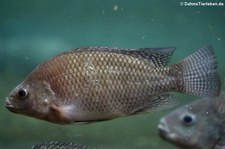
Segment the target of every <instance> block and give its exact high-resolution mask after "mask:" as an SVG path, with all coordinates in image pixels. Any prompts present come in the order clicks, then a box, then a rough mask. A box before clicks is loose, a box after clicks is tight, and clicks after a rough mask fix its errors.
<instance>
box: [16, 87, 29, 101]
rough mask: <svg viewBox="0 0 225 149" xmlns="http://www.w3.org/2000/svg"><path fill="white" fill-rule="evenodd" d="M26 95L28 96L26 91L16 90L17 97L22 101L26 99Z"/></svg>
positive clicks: (22, 89)
mask: <svg viewBox="0 0 225 149" xmlns="http://www.w3.org/2000/svg"><path fill="white" fill-rule="evenodd" d="M27 95H28V92H27V90H26V89H24V88H21V89H19V90H18V96H19V98H21V99H24V98H26V97H27Z"/></svg>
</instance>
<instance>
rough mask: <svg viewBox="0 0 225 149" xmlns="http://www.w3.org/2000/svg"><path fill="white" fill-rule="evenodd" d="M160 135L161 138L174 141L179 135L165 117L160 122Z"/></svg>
mask: <svg viewBox="0 0 225 149" xmlns="http://www.w3.org/2000/svg"><path fill="white" fill-rule="evenodd" d="M158 130H159V135H160V137H161V138H163V139H164V140H167V141H173V140H176V138H177V136H176V134H175V133H173V132H172V131H171V130H170V129H169V127H168V124H167V122H166V120H165V119H161V120H160V123H159V125H158Z"/></svg>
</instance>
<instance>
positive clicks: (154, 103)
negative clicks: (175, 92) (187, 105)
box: [132, 94, 179, 114]
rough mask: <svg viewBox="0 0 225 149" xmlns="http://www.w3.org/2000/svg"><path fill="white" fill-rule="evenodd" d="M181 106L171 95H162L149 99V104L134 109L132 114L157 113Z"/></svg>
mask: <svg viewBox="0 0 225 149" xmlns="http://www.w3.org/2000/svg"><path fill="white" fill-rule="evenodd" d="M178 104H179V101H178V100H177V99H176V98H174V97H173V96H172V95H170V94H161V95H158V96H154V97H152V98H151V99H149V103H148V104H146V105H144V106H142V107H138V108H136V109H134V111H133V112H132V114H140V113H155V112H158V111H163V110H168V109H171V108H173V107H175V106H176V105H178Z"/></svg>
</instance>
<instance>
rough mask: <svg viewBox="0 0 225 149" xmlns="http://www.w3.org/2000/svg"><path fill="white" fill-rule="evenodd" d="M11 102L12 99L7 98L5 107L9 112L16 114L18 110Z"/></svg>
mask: <svg viewBox="0 0 225 149" xmlns="http://www.w3.org/2000/svg"><path fill="white" fill-rule="evenodd" d="M10 101H11V98H9V97H7V98H6V101H5V107H6V108H7V109H8V110H9V111H11V112H14V113H16V108H15V107H14V105H13V104H12V102H10Z"/></svg>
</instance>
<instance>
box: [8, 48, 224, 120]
mask: <svg viewBox="0 0 225 149" xmlns="http://www.w3.org/2000/svg"><path fill="white" fill-rule="evenodd" d="M173 51H174V48H155V49H153V48H152V49H150V48H148V49H109V48H84V49H76V50H72V51H68V52H64V53H62V54H60V55H58V56H56V57H54V58H52V59H50V60H48V61H46V62H44V63H43V64H41V65H39V66H38V67H37V68H36V69H34V70H33V72H31V74H30V75H29V76H28V77H27V78H26V79H25V80H24V81H23V82H22V83H21V84H19V85H18V86H17V87H16V88H15V89H13V91H12V92H11V93H10V95H9V96H8V97H7V99H6V107H7V108H8V109H9V110H10V111H12V112H16V113H20V114H24V115H28V116H31V117H35V118H38V119H43V120H47V121H50V122H54V123H59V124H69V123H90V122H95V121H103V120H109V119H114V118H117V117H122V116H128V115H134V114H137V113H146V112H151V111H157V110H160V109H165V108H168V107H171V106H173V105H174V103H175V102H174V100H173V99H171V97H170V96H169V94H162V93H165V92H170V91H174V92H180V93H188V94H193V95H197V96H217V95H218V94H219V90H220V81H219V77H218V74H217V62H216V57H215V54H214V52H213V48H212V47H211V46H208V47H206V48H202V49H200V50H198V51H197V52H195V53H193V54H192V55H191V56H189V57H187V58H185V59H184V60H182V61H180V62H178V63H177V64H174V65H172V66H168V67H166V66H165V65H166V64H167V63H168V61H169V60H170V57H171V55H172V53H173Z"/></svg>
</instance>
